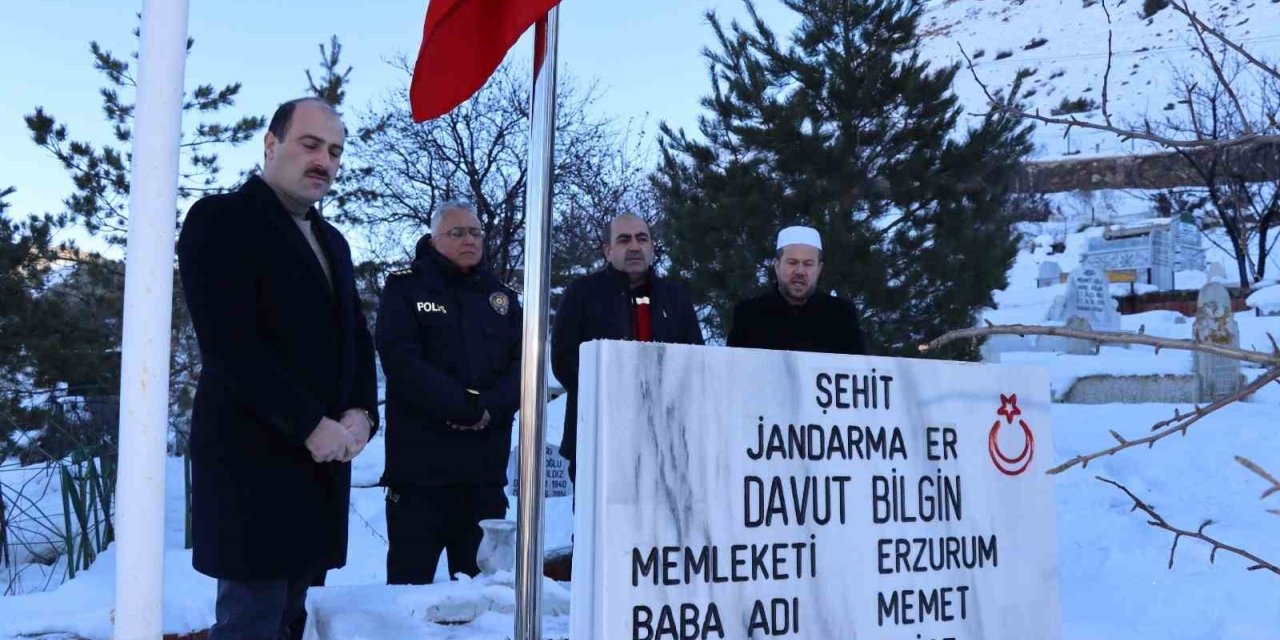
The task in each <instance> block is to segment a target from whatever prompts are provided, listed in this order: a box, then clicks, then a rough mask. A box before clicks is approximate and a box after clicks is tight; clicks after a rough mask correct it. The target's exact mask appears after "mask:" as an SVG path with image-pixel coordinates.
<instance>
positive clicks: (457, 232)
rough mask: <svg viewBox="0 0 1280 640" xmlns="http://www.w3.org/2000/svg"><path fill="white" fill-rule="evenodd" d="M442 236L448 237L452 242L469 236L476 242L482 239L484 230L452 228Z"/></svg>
mask: <svg viewBox="0 0 1280 640" xmlns="http://www.w3.org/2000/svg"><path fill="white" fill-rule="evenodd" d="M443 235H446V236H449V237H450V238H453V239H454V240H457V239H459V238H461V237H462V236H465V235H470V236H471V237H472V238H476V239H477V240H478V239H480V238H483V237H484V230H483V229H481V228H479V227H454V228H452V229H450V230H448V231H445V232H444V234H443Z"/></svg>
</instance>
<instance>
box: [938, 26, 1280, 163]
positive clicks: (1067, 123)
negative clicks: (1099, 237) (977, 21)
mask: <svg viewBox="0 0 1280 640" xmlns="http://www.w3.org/2000/svg"><path fill="white" fill-rule="evenodd" d="M960 52H961V53H962V54H963V55H964V59H965V62H966V66H967V67H968V69H969V73H970V74H972V75H973V79H974V81H975V82H977V83H978V86H979V87H980V88H981V89H982V93H983V94H984V95H986V97H987V103H988V106H990V107H991V110H992V111H994V112H999V113H1003V114H1005V115H1008V116H1013V117H1015V118H1022V119H1028V120H1035V121H1037V122H1043V123H1045V124H1053V125H1061V126H1064V127H1066V130H1065V131H1064V132H1063V136H1064V137H1065V136H1066V135H1067V134H1069V133H1070V132H1071V128H1072V127H1079V128H1081V129H1090V130H1093V131H1105V132H1108V133H1112V134H1115V135H1116V136H1118V137H1119V138H1120V141H1121V142H1128V141H1130V140H1146V141H1148V142H1154V143H1156V144H1159V145H1162V146H1165V147H1169V148H1171V149H1194V148H1204V147H1233V146H1238V145H1243V144H1251V143H1263V144H1272V143H1280V135H1267V134H1262V133H1257V132H1252V133H1245V134H1242V135H1239V136H1235V137H1231V138H1222V139H1203V136H1198V137H1197V138H1196V139H1190V140H1188V139H1179V138H1170V137H1168V136H1162V135H1159V134H1157V133H1154V132H1152V131H1149V130H1148V131H1137V130H1135V129H1125V128H1122V127H1116V126H1112V125H1110V124H1105V123H1097V122H1091V121H1089V120H1081V119H1080V118H1077V117H1075V116H1071V117H1067V118H1062V117H1057V116H1045V115H1041V114H1040V112H1039V111H1036V112H1030V111H1027V110H1026V109H1023V108H1021V107H1018V106H1016V104H1015V103H1014V102H1013V101H1012V100H1000V99H999V98H997V97H996V96H995V95H994V94H993V93H991V89H990V88H989V87H987V85H986V83H984V82H983V81H982V78H981V77H980V76H979V75H978V71H977V69H975V68H974V66H973V59H972V58H970V57H969V55H968V54H967V53H965V51H964V48H963V47H961V49H960ZM971 115H974V116H979V117H981V116H985V115H988V114H982V113H975V114H971Z"/></svg>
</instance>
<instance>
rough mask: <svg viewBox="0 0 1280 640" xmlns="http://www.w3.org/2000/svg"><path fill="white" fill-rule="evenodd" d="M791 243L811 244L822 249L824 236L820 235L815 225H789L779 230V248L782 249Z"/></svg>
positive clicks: (819, 249)
mask: <svg viewBox="0 0 1280 640" xmlns="http://www.w3.org/2000/svg"><path fill="white" fill-rule="evenodd" d="M789 244H804V245H809V246H810V247H813V248H815V249H817V250H818V251H822V236H820V235H818V230H817V229H814V228H813V227H787V228H786V229H783V230H782V231H779V232H778V246H777V247H776V248H777V249H782V248H783V247H785V246H787V245H789Z"/></svg>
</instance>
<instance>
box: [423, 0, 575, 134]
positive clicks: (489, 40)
mask: <svg viewBox="0 0 1280 640" xmlns="http://www.w3.org/2000/svg"><path fill="white" fill-rule="evenodd" d="M559 1H560V0H431V4H430V5H428V6H427V21H426V25H425V26H424V27H423V28H422V46H421V48H419V49H418V61H417V63H416V64H414V66H413V82H412V84H411V85H410V87H409V104H410V105H411V106H412V108H413V119H414V121H415V122H422V121H423V120H430V119H431V118H437V117H439V116H442V115H444V114H446V113H448V112H449V111H450V110H452V109H453V108H454V107H456V106H458V105H459V104H462V103H463V102H465V101H466V100H467V99H468V98H470V97H471V96H472V95H473V94H474V93H475V92H476V91H478V90H479V89H480V87H482V86H484V83H485V81H486V80H488V79H489V76H491V75H493V71H494V69H497V68H498V65H499V64H501V63H502V58H503V57H504V56H506V55H507V50H509V49H510V48H511V45H513V44H515V42H516V40H518V39H519V38H520V36H521V34H523V33H524V32H525V31H528V30H529V27H530V26H531V25H533V23H535V22H538V21H539V20H541V19H542V18H544V17H545V16H546V15H547V12H548V11H550V10H551V9H552V7H554V6H556V5H557V4H559Z"/></svg>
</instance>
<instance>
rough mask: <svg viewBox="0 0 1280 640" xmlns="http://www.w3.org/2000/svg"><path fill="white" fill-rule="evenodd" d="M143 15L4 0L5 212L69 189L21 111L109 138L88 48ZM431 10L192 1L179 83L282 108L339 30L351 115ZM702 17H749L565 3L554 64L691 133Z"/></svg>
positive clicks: (386, 1)
mask: <svg viewBox="0 0 1280 640" xmlns="http://www.w3.org/2000/svg"><path fill="white" fill-rule="evenodd" d="M141 6H142V2H141V0H105V1H104V0H40V1H38V2H23V1H20V0H0V15H3V16H4V18H3V21H0V60H4V61H5V64H4V65H0V87H3V90H2V91H0V96H2V97H0V148H2V149H4V154H3V158H4V160H3V165H2V167H3V171H0V188H2V187H4V186H8V185H13V186H16V187H17V188H18V192H17V193H16V194H14V196H11V198H10V202H12V203H13V204H14V205H15V206H14V208H13V209H11V212H12V213H17V214H19V215H25V214H26V213H42V212H55V211H58V210H60V208H61V204H60V203H61V199H62V198H63V197H64V196H65V195H66V194H67V192H68V190H69V189H70V181H69V180H68V179H67V177H66V173H65V172H64V171H63V170H62V169H61V168H60V167H59V166H58V165H57V162H56V161H55V160H54V159H53V158H52V157H50V156H49V155H48V154H47V153H45V152H44V151H43V150H40V149H37V148H36V147H35V145H34V144H32V143H31V141H30V137H29V135H28V133H27V129H26V126H25V125H24V123H23V116H24V115H26V114H29V113H31V112H32V111H33V110H34V108H35V107H36V106H37V105H41V106H44V107H45V108H46V109H47V110H48V111H49V112H50V113H51V114H53V115H54V116H56V117H58V118H59V119H60V120H61V121H62V122H64V123H66V124H67V125H68V126H69V128H70V129H71V133H72V136H73V137H75V138H78V139H86V138H87V139H90V140H92V141H95V142H99V141H104V140H106V139H107V137H108V136H107V135H106V134H107V128H106V127H105V125H104V124H103V117H102V113H101V110H100V99H99V97H98V88H99V87H100V86H102V78H101V76H100V74H98V73H97V72H96V71H94V70H93V68H92V60H91V56H90V54H89V41H91V40H97V41H99V42H100V43H101V44H102V45H103V46H105V47H106V48H108V49H110V50H111V51H113V52H115V53H116V54H117V55H122V56H123V55H127V54H128V53H129V52H131V51H132V50H133V46H134V41H133V36H132V34H131V31H132V29H133V27H134V26H135V24H136V19H135V14H136V13H138V12H139V11H141ZM426 6H427V0H364V1H361V2H352V1H350V0H294V1H292V2H287V3H285V2H275V1H271V0H217V1H215V0H191V9H190V22H189V24H190V26H189V32H190V35H191V36H192V37H194V38H195V39H196V46H195V48H194V50H193V51H192V54H191V56H190V57H189V58H188V61H187V86H188V87H192V86H194V84H195V83H213V84H215V85H218V86H221V85H222V84H225V83H226V82H228V81H240V82H243V83H244V89H243V90H242V93H241V99H240V101H239V103H238V105H237V109H238V112H239V113H244V114H260V115H269V114H270V112H271V110H272V109H273V108H274V107H275V105H276V104H277V103H278V102H280V101H281V100H284V99H287V98H290V97H294V96H297V95H300V94H301V93H303V91H304V89H305V88H306V79H305V77H304V75H303V71H304V69H307V68H314V67H315V66H316V63H317V61H318V60H319V51H318V50H317V45H318V44H320V43H321V42H327V41H328V39H329V36H330V35H331V34H336V35H337V36H338V37H339V38H340V39H341V41H342V44H343V58H344V60H345V62H346V63H347V64H350V65H352V66H354V67H355V71H354V72H353V73H352V80H353V84H352V86H351V88H350V90H349V92H348V98H347V104H346V107H345V110H346V111H347V112H348V113H350V112H352V111H356V110H358V108H359V107H361V106H363V105H365V104H367V103H369V102H370V101H373V100H376V99H379V98H380V96H382V95H384V94H385V93H386V92H387V91H388V90H389V89H391V88H392V87H395V86H398V85H399V83H401V82H402V81H403V76H402V75H401V74H400V73H399V72H398V71H396V70H394V69H392V68H391V67H390V66H389V65H388V64H387V63H386V62H385V61H386V60H387V59H389V58H391V57H393V56H396V55H397V54H402V53H403V54H406V55H408V56H410V58H411V59H412V57H413V56H414V55H416V52H417V47H418V44H419V42H420V39H421V33H422V21H423V18H424V16H425V14H426ZM758 6H759V7H760V10H761V13H762V14H764V15H765V16H766V17H767V18H768V19H770V20H771V21H774V22H776V24H777V25H778V27H779V28H780V30H782V31H784V32H785V31H787V30H789V29H790V28H791V27H792V26H793V25H794V23H795V20H794V17H793V15H792V14H791V13H790V12H789V11H787V10H786V9H785V8H784V7H782V6H781V4H780V3H779V2H777V0H759V1H758ZM708 9H714V10H716V11H717V12H718V13H720V14H721V15H722V16H724V17H741V16H743V15H745V11H744V10H743V5H742V3H741V1H740V0H643V1H640V2H619V1H617V0H612V1H610V0H564V2H563V4H562V11H561V25H562V26H561V40H560V56H561V62H562V67H561V68H562V69H567V70H568V72H569V73H571V74H573V75H574V76H575V77H577V78H579V79H581V80H589V79H596V80H598V81H599V82H600V86H601V88H602V89H603V90H604V95H603V98H602V100H601V101H600V103H599V109H600V111H601V113H603V114H607V115H611V116H614V117H618V118H621V119H623V120H634V121H635V122H637V123H639V122H644V123H645V124H646V130H647V131H648V132H650V133H652V132H654V131H655V130H656V127H657V123H658V122H660V121H667V122H670V123H671V124H673V125H676V126H684V127H687V128H690V129H692V128H693V127H694V126H695V123H696V118H697V115H698V113H699V107H698V100H699V98H700V97H701V96H703V95H704V94H705V93H706V92H707V90H708V86H709V85H708V81H707V74H706V64H705V62H704V60H703V58H702V56H701V53H700V52H701V50H702V48H703V47H704V46H706V45H708V44H709V43H710V42H711V41H712V38H713V36H712V33H711V29H710V27H709V25H708V24H707V22H706V20H705V19H704V17H703V14H704V13H705V12H706V11H707V10H708ZM527 40H528V38H526V41H527ZM529 48H530V45H529V44H528V42H521V43H520V44H518V45H517V46H516V47H515V49H514V50H513V54H512V55H515V56H523V57H525V58H526V59H527V58H528V55H529V52H528V49H529ZM260 149H261V146H260V144H259V143H253V145H252V147H251V148H250V149H248V150H246V151H244V152H242V153H238V154H235V155H232V156H226V157H225V159H224V170H225V172H226V173H225V175H226V176H228V177H234V176H235V175H236V173H237V172H238V171H239V170H241V169H243V168H246V167H248V166H250V165H251V164H252V163H253V162H254V160H255V159H256V157H257V156H258V154H259V153H260Z"/></svg>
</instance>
